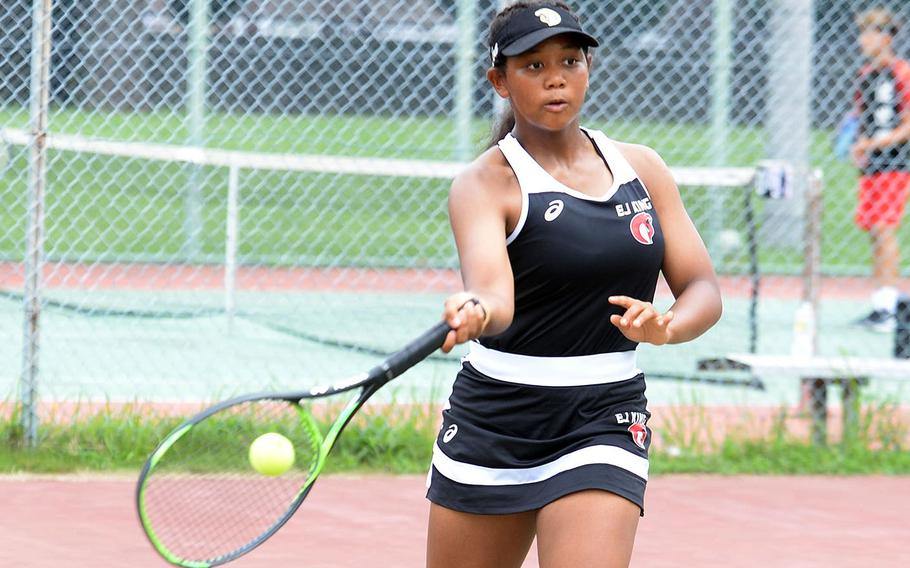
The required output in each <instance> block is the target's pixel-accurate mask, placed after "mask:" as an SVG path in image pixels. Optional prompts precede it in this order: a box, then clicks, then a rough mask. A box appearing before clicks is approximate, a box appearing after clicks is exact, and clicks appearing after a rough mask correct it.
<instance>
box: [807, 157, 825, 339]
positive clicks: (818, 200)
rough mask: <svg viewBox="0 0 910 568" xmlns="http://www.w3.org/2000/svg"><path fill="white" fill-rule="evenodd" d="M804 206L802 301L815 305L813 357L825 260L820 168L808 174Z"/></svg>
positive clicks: (813, 315)
mask: <svg viewBox="0 0 910 568" xmlns="http://www.w3.org/2000/svg"><path fill="white" fill-rule="evenodd" d="M808 182H809V183H808V187H807V188H806V207H805V209H804V210H805V215H806V219H805V224H804V233H805V239H804V242H805V245H804V249H803V252H804V254H803V275H802V276H803V290H802V300H803V302H808V303H809V305H811V306H812V322H811V325H812V329H813V330H816V331H815V333H813V337H812V354H813V355H814V354H815V353H817V352H818V333H817V330H818V309H819V304H818V295H819V285H820V275H821V259H822V253H821V249H822V243H821V240H822V187H823V178H822V172H821V170H820V169H817V168H816V169H813V170H811V171H810V172H809V175H808Z"/></svg>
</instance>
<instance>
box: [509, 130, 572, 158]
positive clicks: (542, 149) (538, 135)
mask: <svg viewBox="0 0 910 568" xmlns="http://www.w3.org/2000/svg"><path fill="white" fill-rule="evenodd" d="M512 135H513V136H514V137H515V138H516V139H517V140H518V142H519V143H520V144H521V146H522V147H523V148H524V149H525V150H526V151H527V152H528V153H530V154H531V155H532V156H544V155H550V156H552V157H554V158H556V159H557V160H559V161H570V160H571V159H572V158H574V157H575V156H576V155H577V153H578V152H579V150H584V149H585V147H586V146H587V144H586V137H585V136H584V134H582V132H581V128H580V127H579V125H578V123H577V122H575V123H573V126H571V127H568V128H565V129H563V130H559V131H556V132H552V131H544V130H539V129H536V128H534V127H533V126H530V125H521V124H518V125H516V126H515V130H513V131H512Z"/></svg>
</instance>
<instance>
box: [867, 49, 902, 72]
mask: <svg viewBox="0 0 910 568" xmlns="http://www.w3.org/2000/svg"><path fill="white" fill-rule="evenodd" d="M895 59H897V56H896V55H895V54H894V52H893V51H891V50H890V49H889V50H886V51H883V52H881V53H879V54H878V55H876V56H875V57H873V58H872V61H870V63H871V64H872V66H873V67H875V68H876V69H884V68H885V67H890V66H891V64H892V63H894V60H895Z"/></svg>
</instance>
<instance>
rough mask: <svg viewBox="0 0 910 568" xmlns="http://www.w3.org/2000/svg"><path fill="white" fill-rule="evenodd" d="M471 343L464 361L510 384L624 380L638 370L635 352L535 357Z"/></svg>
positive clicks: (572, 384)
mask: <svg viewBox="0 0 910 568" xmlns="http://www.w3.org/2000/svg"><path fill="white" fill-rule="evenodd" d="M470 346H471V350H470V352H468V354H467V355H466V356H465V357H464V360H465V361H467V362H468V363H470V364H471V365H472V366H473V367H474V368H475V369H477V370H478V371H480V372H481V373H483V374H484V375H486V376H488V377H491V378H493V379H496V380H499V381H506V382H509V383H519V384H523V385H531V386H538V387H578V386H585V385H600V384H604V383H615V382H619V381H625V380H628V379H631V378H633V377H635V376H636V375H638V374H639V373H641V370H640V369H638V368H637V367H636V359H635V351H621V352H618V353H599V354H597V355H578V356H575V357H535V356H532V355H516V354H515V353H506V352H505V351H497V350H495V349H489V348H487V347H484V346H483V345H481V344H480V343H478V342H476V341H472V342H471V344H470Z"/></svg>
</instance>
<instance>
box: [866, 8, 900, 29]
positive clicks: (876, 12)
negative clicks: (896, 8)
mask: <svg viewBox="0 0 910 568" xmlns="http://www.w3.org/2000/svg"><path fill="white" fill-rule="evenodd" d="M856 25H857V27H859V29H860V32H863V31H865V30H876V31H879V32H884V33H886V34H888V35H891V36H894V35H897V32H898V31H900V28H901V20H900V18H898V17H897V16H895V15H894V13H893V12H891V11H890V10H888V9H886V8H872V9H871V10H866V11H865V12H861V13H859V14H857V16H856Z"/></svg>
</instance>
